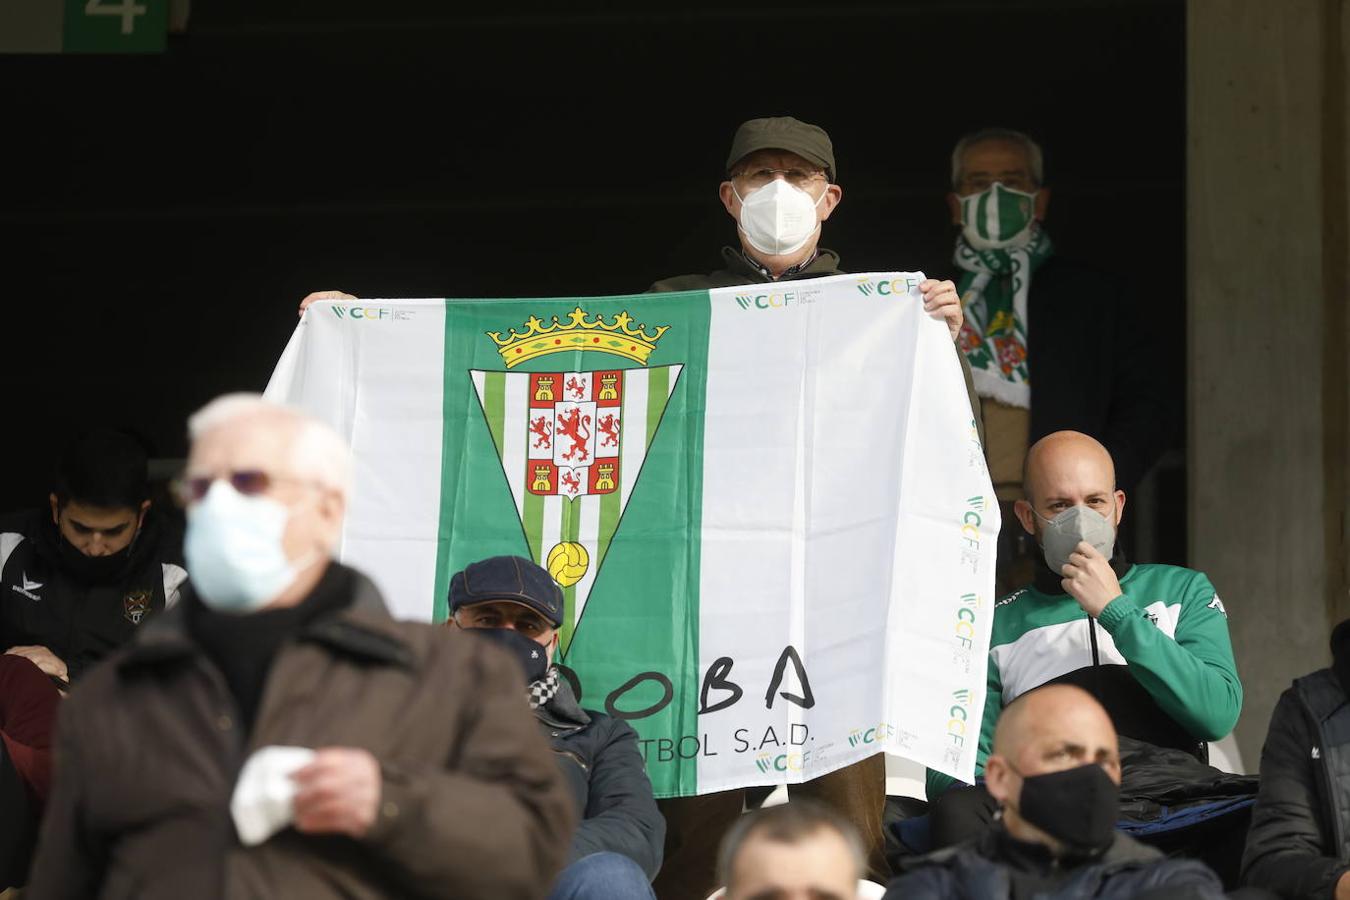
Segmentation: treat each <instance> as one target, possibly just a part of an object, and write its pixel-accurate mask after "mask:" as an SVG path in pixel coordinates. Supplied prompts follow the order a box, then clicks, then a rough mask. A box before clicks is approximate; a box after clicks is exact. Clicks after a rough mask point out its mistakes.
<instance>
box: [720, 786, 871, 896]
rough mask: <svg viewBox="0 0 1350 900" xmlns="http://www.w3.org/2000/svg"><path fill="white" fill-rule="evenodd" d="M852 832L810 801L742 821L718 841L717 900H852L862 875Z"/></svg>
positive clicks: (767, 809) (860, 847)
mask: <svg viewBox="0 0 1350 900" xmlns="http://www.w3.org/2000/svg"><path fill="white" fill-rule="evenodd" d="M866 862H867V860H866V854H865V852H864V850H863V844H862V840H861V839H860V838H859V837H858V833H857V832H856V831H854V830H853V826H852V825H850V824H849V823H848V821H847V820H846V819H844V818H843V817H842V816H840V815H839V814H837V813H835V812H834V811H833V810H831V809H830V808H829V807H827V806H824V805H822V804H820V803H817V802H815V801H813V800H807V799H801V800H793V801H791V802H790V803H784V804H781V805H778V806H768V807H764V808H763V809H759V810H756V811H755V812H750V813H746V814H745V815H743V816H741V817H740V818H739V819H738V820H737V821H736V823H735V824H734V825H733V826H732V827H731V830H730V831H728V832H727V834H726V837H724V838H723V839H722V846H721V849H720V851H719V853H718V861H717V878H718V881H719V882H720V883H722V884H724V885H725V886H726V887H725V888H723V890H722V891H721V893H720V895H719V897H720V900H856V898H857V896H858V880H859V879H860V878H862V877H863V873H864V871H866Z"/></svg>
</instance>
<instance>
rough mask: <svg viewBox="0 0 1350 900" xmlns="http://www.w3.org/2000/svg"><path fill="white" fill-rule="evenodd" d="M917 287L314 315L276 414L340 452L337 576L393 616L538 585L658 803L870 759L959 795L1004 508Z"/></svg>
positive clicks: (402, 303) (852, 282) (403, 304)
mask: <svg viewBox="0 0 1350 900" xmlns="http://www.w3.org/2000/svg"><path fill="white" fill-rule="evenodd" d="M920 280H922V276H920V275H915V274H909V273H879V274H877V273H874V274H866V275H847V276H835V277H831V278H824V279H814V280H810V281H797V282H791V283H786V284H776V285H748V286H745V287H740V288H726V289H719V290H714V291H697V292H689V293H681V294H643V295H636V296H623V297H586V298H562V299H557V298H554V299H523V300H516V299H502V300H371V301H354V302H351V303H337V302H324V303H317V304H314V305H313V306H312V307H311V308H310V309H309V311H308V312H307V313H306V315H305V317H304V319H303V320H302V321H301V324H300V326H299V327H298V328H297V329H296V332H295V335H294V336H293V337H292V339H291V342H290V344H289V345H288V347H287V348H286V352H285V354H284V355H283V357H282V359H281V361H280V362H279V363H278V365H277V369H276V371H275V372H274V373H273V376H272V381H271V383H270V384H269V386H268V395H269V396H271V397H273V398H275V399H278V400H282V401H285V402H289V403H292V404H295V405H297V406H300V407H303V408H305V409H308V410H310V411H311V412H313V413H315V414H317V415H319V416H320V417H322V418H324V419H325V420H327V421H329V422H331V423H332V424H333V425H334V426H335V427H336V428H337V429H338V430H339V431H340V432H341V433H342V434H344V435H345V436H346V437H347V438H348V440H350V442H351V445H352V449H353V452H354V456H355V460H356V479H355V488H354V492H353V496H352V501H351V504H350V508H349V511H348V517H347V521H346V524H345V529H344V534H343V544H342V556H343V559H344V560H345V561H347V562H349V563H350V564H352V565H355V566H357V567H358V568H360V569H362V570H364V571H366V572H367V573H369V574H370V575H371V576H372V577H373V578H374V579H375V580H376V582H377V584H379V586H380V587H381V588H382V590H383V591H384V593H385V596H386V599H387V600H388V602H389V604H390V606H391V608H392V609H393V610H394V611H395V613H396V614H398V615H401V616H404V617H411V618H421V619H430V620H441V619H444V618H445V616H446V589H447V585H448V583H449V579H450V576H451V575H452V574H453V573H454V572H455V571H457V570H458V569H460V568H462V567H463V566H464V565H465V564H467V563H468V562H471V561H473V560H475V559H479V558H482V557H486V556H492V555H497V554H503V553H513V554H518V555H521V556H527V557H530V558H532V559H534V560H536V561H538V562H539V563H540V564H541V565H543V566H545V567H546V568H547V569H548V570H549V572H550V573H551V574H552V575H553V577H554V578H555V579H556V580H557V581H558V583H559V584H560V585H561V586H562V588H563V592H564V597H565V600H566V605H565V621H564V623H563V628H562V644H561V648H560V656H559V659H558V662H559V664H560V665H562V666H564V667H565V670H566V671H567V672H568V673H569V674H570V675H571V676H572V677H573V680H574V682H575V683H576V684H577V685H578V686H579V688H580V692H581V694H582V704H583V705H584V706H586V707H588V708H593V709H598V710H603V711H606V712H608V713H610V714H611V715H616V716H621V717H623V718H625V719H626V720H628V721H629V722H630V724H632V725H633V727H634V728H636V729H637V731H638V733H639V736H640V739H641V741H640V745H641V748H642V751H643V753H644V755H645V757H646V760H647V764H648V770H649V772H650V773H651V776H652V782H653V785H654V787H655V788H656V791H657V794H658V796H682V795H688V794H694V793H706V792H709V791H717V790H725V789H729V788H734V787H741V786H748V785H756V784H774V783H780V782H797V781H803V780H807V779H810V778H814V777H816V776H818V775H821V774H824V773H826V772H830V771H833V770H835V769H837V768H840V767H842V766H845V765H848V764H850V763H852V762H855V761H857V760H859V759H862V758H864V757H866V756H869V755H871V754H873V753H876V752H880V751H882V750H885V751H889V752H894V753H898V754H901V755H903V756H907V757H909V758H911V759H914V760H916V761H917V762H920V763H922V764H924V765H927V766H930V767H932V768H935V769H938V770H941V771H944V772H947V773H949V774H951V775H954V776H956V777H958V778H962V779H965V780H971V778H972V777H973V771H974V760H975V751H976V743H977V738H978V735H979V725H980V723H979V718H980V711H981V710H982V709H983V700H984V683H985V678H984V676H985V667H986V655H987V650H988V638H989V624H990V619H991V617H992V613H993V604H992V599H993V598H992V596H991V594H992V590H993V563H994V537H995V535H996V534H997V532H998V527H999V521H998V505H997V503H996V502H995V500H994V498H993V493H992V489H991V487H990V484H989V479H988V475H987V474H986V472H985V468H984V461H983V454H982V452H981V448H980V446H979V442H978V437H977V435H976V431H975V428H974V423H973V422H972V420H971V414H970V406H969V402H968V400H967V397H966V392H965V385H964V382H963V379H962V376H961V370H960V366H959V363H958V360H957V357H956V350H955V348H954V346H953V344H952V342H951V340H950V339H949V337H948V336H947V332H946V329H945V326H943V325H942V324H941V323H939V322H935V321H933V320H932V319H930V318H929V317H928V316H926V315H925V314H924V313H923V310H922V303H921V300H920V298H919V297H918V294H917V284H918V283H919V281H920Z"/></svg>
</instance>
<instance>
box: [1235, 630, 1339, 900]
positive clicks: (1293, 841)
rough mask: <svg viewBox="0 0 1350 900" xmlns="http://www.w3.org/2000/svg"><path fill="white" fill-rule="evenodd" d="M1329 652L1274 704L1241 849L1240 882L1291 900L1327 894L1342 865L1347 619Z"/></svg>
mask: <svg viewBox="0 0 1350 900" xmlns="http://www.w3.org/2000/svg"><path fill="white" fill-rule="evenodd" d="M1332 653H1333V656H1334V659H1335V662H1334V663H1333V664H1332V667H1331V668H1329V669H1321V670H1319V671H1317V672H1313V673H1312V674H1311V675H1306V676H1304V677H1303V678H1299V679H1296V680H1295V681H1294V684H1293V687H1291V688H1289V689H1288V690H1286V691H1285V692H1284V693H1283V694H1282V695H1281V696H1280V700H1279V703H1277V704H1276V705H1275V712H1274V714H1273V715H1272V716H1271V719H1270V731H1269V732H1268V733H1267V735H1266V743H1265V746H1264V747H1263V748H1262V749H1261V790H1260V793H1259V794H1258V795H1257V799H1256V808H1255V809H1254V810H1253V812H1252V824H1251V828H1250V829H1249V830H1248V832H1247V849H1246V852H1245V853H1244V854H1243V856H1242V880H1243V882H1244V883H1246V884H1250V885H1255V886H1258V887H1264V888H1267V889H1268V890H1272V891H1275V892H1276V893H1277V894H1279V895H1280V896H1281V897H1286V898H1291V900H1294V898H1297V900H1303V898H1307V900H1313V898H1317V900H1322V898H1330V897H1332V896H1333V895H1334V893H1335V890H1336V882H1337V881H1338V880H1339V879H1340V878H1341V876H1342V875H1344V874H1345V873H1346V872H1350V622H1342V623H1341V624H1340V625H1338V626H1337V627H1336V630H1335V632H1334V633H1333V636H1332Z"/></svg>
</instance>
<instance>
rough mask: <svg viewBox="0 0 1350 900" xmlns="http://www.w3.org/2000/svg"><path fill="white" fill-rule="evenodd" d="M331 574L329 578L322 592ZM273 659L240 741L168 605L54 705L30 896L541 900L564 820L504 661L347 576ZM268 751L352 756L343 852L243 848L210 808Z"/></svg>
mask: <svg viewBox="0 0 1350 900" xmlns="http://www.w3.org/2000/svg"><path fill="white" fill-rule="evenodd" d="M333 574H335V573H333V572H330V573H328V575H326V576H325V579H324V583H325V584H327V583H329V581H330V577H331V576H332V575H333ZM336 574H342V575H349V576H350V577H347V578H345V579H344V580H342V581H340V585H341V587H340V589H342V590H347V591H350V592H352V593H353V594H354V595H355V600H354V602H353V603H352V604H351V605H350V606H348V607H347V608H346V609H344V610H342V611H341V612H337V613H334V614H331V615H328V616H326V617H322V618H319V619H317V620H316V621H314V622H312V623H311V624H309V625H307V626H305V627H304V628H303V629H302V631H301V632H300V635H299V637H298V638H297V639H296V640H293V641H289V642H288V643H286V644H284V645H283V646H282V647H281V649H280V650H279V651H278V652H277V655H276V658H275V659H274V661H273V663H272V667H271V670H270V672H269V675H268V678H267V682H266V686H265V688H264V690H263V696H262V701H261V704H260V706H259V708H258V714H257V719H256V721H255V722H254V725H253V729H252V732H251V734H249V735H248V736H247V737H245V733H244V732H243V731H242V730H241V729H240V728H239V726H238V724H237V721H236V719H237V709H236V706H235V703H234V700H233V698H232V696H231V694H230V692H229V690H228V688H227V686H226V684H225V681H224V679H223V677H222V676H221V674H220V671H219V669H218V668H217V667H216V666H215V665H213V664H212V663H211V662H210V661H209V659H208V657H207V656H206V655H205V654H204V653H203V652H202V651H201V649H200V648H199V647H198V646H197V645H196V644H195V643H194V642H193V641H192V639H191V637H190V635H189V633H188V631H187V629H186V628H185V625H184V619H183V610H182V607H181V606H180V607H178V608H175V609H173V610H169V611H167V612H164V613H162V614H160V616H159V617H158V618H157V619H154V620H152V621H151V622H150V623H149V624H148V625H147V626H146V627H145V628H144V629H142V630H141V631H140V632H139V633H138V634H137V635H136V638H135V640H134V641H133V642H132V643H131V644H129V645H128V646H127V647H125V648H123V649H122V650H121V651H120V652H119V653H118V654H117V655H115V656H114V657H112V658H111V659H109V660H108V661H107V662H106V663H104V664H103V665H101V666H99V667H98V668H97V669H95V670H94V671H92V672H90V673H89V674H88V675H87V676H86V677H85V679H84V680H83V682H82V683H81V684H80V685H79V686H78V687H77V688H76V689H75V691H74V692H73V693H72V694H71V696H70V698H69V699H68V700H67V701H66V702H65V704H64V709H62V711H61V715H60V721H59V726H58V736H57V757H56V781H55V786H54V791H53V795H52V798H51V801H50V802H49V804H48V810H47V819H46V821H45V822H44V824H43V831H42V837H41V843H40V846H39V851H38V857H37V860H36V862H35V865H34V870H33V874H32V878H31V881H30V884H29V892H28V893H27V894H26V896H28V897H30V898H33V900H42V898H72V897H105V898H110V900H113V898H127V897H136V898H144V900H153V898H160V897H164V898H169V897H172V898H182V897H192V898H210V897H230V898H234V897H288V898H289V897H303V898H306V900H308V898H322V897H354V898H369V897H455V898H475V897H483V898H487V897H492V898H506V897H510V898H537V897H542V896H543V895H544V894H545V893H546V891H547V889H548V887H549V884H550V882H551V881H552V880H553V877H554V875H555V874H556V873H557V871H558V870H559V868H560V867H561V865H562V863H563V860H564V858H565V857H566V854H567V851H568V847H569V844H570V838H571V833H572V827H573V824H574V822H573V820H574V815H575V814H574V812H573V810H572V802H571V799H570V797H569V796H568V794H567V789H566V787H565V785H564V783H563V781H562V779H561V777H560V774H559V770H558V766H557V763H556V761H555V760H554V759H553V754H551V753H550V752H549V749H548V746H547V744H546V743H545V741H544V740H543V738H542V737H541V735H540V734H539V731H538V725H537V724H536V723H535V720H534V717H533V716H532V715H531V714H530V711H529V708H528V706H527V705H526V703H525V698H524V695H523V693H522V691H521V689H520V673H519V671H517V670H516V669H515V668H514V667H515V665H516V664H515V663H514V662H513V661H512V660H511V659H510V658H509V657H508V656H507V655H505V654H504V653H502V652H501V651H499V650H497V649H496V648H494V647H491V646H490V645H489V644H488V642H487V641H476V640H468V639H465V638H463V637H462V636H458V635H456V634H455V631H454V630H453V629H446V628H435V627H433V626H430V625H422V624H414V623H408V622H396V621H394V620H393V619H391V618H390V616H389V614H388V612H386V611H385V609H384V606H383V603H382V602H381V601H380V599H379V595H378V593H377V592H376V591H375V588H374V586H373V585H371V583H370V582H369V581H367V580H366V579H365V578H364V577H362V576H360V575H358V574H356V573H354V572H351V570H343V569H341V568H338V572H337V573H336ZM273 744H279V745H290V746H305V747H315V748H319V747H327V746H344V747H362V748H365V749H366V750H369V751H370V752H371V753H372V754H373V755H374V756H375V757H376V758H377V759H378V760H379V761H380V764H381V767H382V770H383V776H384V783H383V786H382V792H381V797H380V805H379V812H378V814H377V820H376V823H375V825H374V826H373V827H372V828H371V830H370V832H369V833H368V834H367V835H366V836H365V837H364V838H363V839H361V840H354V839H351V838H348V837H344V836H314V835H302V834H300V833H298V832H296V831H295V830H294V829H290V828H288V829H285V830H283V831H282V832H280V833H279V834H277V835H275V836H274V837H272V838H271V839H270V840H268V841H266V842H264V843H262V844H260V845H258V846H256V847H251V848H245V847H243V846H242V845H241V844H240V843H239V840H238V838H237V836H236V834H235V831H234V825H233V821H232V819H231V818H230V814H229V801H230V795H231V792H232V790H233V787H234V783H235V780H236V777H237V775H238V773H239V769H240V767H241V765H242V764H243V761H244V760H245V758H246V757H247V756H248V755H249V754H250V753H251V752H253V751H254V750H256V749H258V748H260V747H264V746H268V745H273Z"/></svg>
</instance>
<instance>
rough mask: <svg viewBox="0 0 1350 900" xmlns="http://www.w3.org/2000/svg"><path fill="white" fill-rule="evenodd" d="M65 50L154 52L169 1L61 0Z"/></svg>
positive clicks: (166, 21) (166, 23)
mask: <svg viewBox="0 0 1350 900" xmlns="http://www.w3.org/2000/svg"><path fill="white" fill-rule="evenodd" d="M65 3H66V19H65V25H64V27H63V34H62V41H61V43H62V49H63V50H64V51H65V52H67V53H155V52H158V51H162V50H163V49H164V36H165V35H166V34H167V33H168V30H169V0H65Z"/></svg>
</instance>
